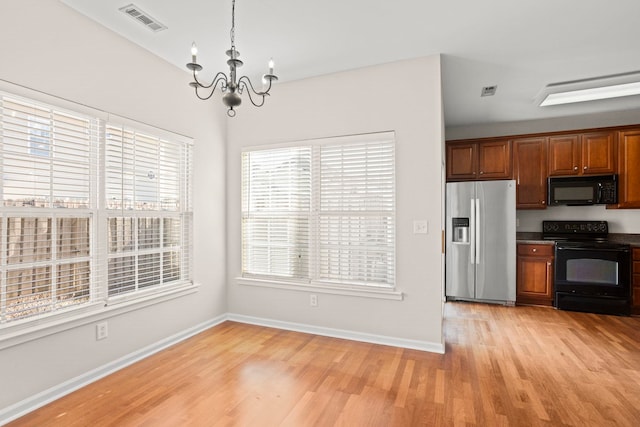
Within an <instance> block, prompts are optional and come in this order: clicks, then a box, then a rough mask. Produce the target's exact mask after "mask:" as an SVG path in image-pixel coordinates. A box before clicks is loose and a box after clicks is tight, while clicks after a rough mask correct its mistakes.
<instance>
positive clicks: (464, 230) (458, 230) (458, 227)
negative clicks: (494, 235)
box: [451, 218, 469, 245]
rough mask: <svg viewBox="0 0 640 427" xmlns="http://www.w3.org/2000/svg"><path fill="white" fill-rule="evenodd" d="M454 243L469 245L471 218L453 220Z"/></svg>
mask: <svg viewBox="0 0 640 427" xmlns="http://www.w3.org/2000/svg"><path fill="white" fill-rule="evenodd" d="M451 221H452V224H451V225H452V227H451V228H452V230H453V243H463V244H467V245H468V244H469V218H451Z"/></svg>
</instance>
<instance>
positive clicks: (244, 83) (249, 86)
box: [238, 76, 271, 107]
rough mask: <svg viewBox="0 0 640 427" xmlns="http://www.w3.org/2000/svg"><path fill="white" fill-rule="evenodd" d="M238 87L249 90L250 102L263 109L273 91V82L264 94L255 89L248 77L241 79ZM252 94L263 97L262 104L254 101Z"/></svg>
mask: <svg viewBox="0 0 640 427" xmlns="http://www.w3.org/2000/svg"><path fill="white" fill-rule="evenodd" d="M238 86H239V87H245V88H247V93H248V94H249V100H250V101H251V103H252V104H253V105H255V106H256V107H262V106H263V105H264V100H265V98H266V97H267V96H269V91H270V90H271V81H269V87H268V88H267V90H265V91H262V92H258V91H256V90H255V89H254V88H253V84H252V83H251V80H250V79H249V77H247V76H242V77H240V79H238ZM252 93H253V94H254V95H256V96H261V97H262V99H261V102H260V103H259V104H258V103H256V102H255V101H254V100H253V96H252Z"/></svg>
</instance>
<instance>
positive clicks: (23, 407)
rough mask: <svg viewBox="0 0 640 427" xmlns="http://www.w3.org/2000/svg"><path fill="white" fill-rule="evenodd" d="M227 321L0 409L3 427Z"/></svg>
mask: <svg viewBox="0 0 640 427" xmlns="http://www.w3.org/2000/svg"><path fill="white" fill-rule="evenodd" d="M226 320H227V315H221V316H218V317H216V318H214V319H211V320H208V321H206V322H203V323H201V324H199V325H196V326H194V327H192V328H189V329H186V330H184V331H182V332H179V333H177V334H175V335H172V336H170V337H167V338H165V339H163V340H161V341H158V342H156V343H154V344H151V345H149V346H147V347H144V348H142V349H140V350H138V351H135V352H133V353H130V354H128V355H126V356H124V357H121V358H120V359H117V360H114V361H113V362H110V363H107V364H106V365H103V366H100V367H98V368H96V369H93V370H91V371H89V372H86V373H84V374H82V375H79V376H77V377H75V378H72V379H70V380H68V381H65V382H63V383H61V384H58V385H56V386H54V387H51V388H50V389H48V390H45V391H43V392H41V393H38V394H36V395H34V396H31V397H29V398H27V399H24V400H22V401H20V402H18V403H16V404H14V405H11V406H9V407H7V408H3V409H0V426H2V425H5V424H7V423H9V422H11V421H13V420H15V419H17V418H20V417H21V416H23V415H26V414H28V413H29V412H31V411H34V410H36V409H38V408H40V407H42V406H44V405H46V404H48V403H50V402H53V401H54V400H56V399H59V398H61V397H63V396H65V395H67V394H69V393H71V392H74V391H76V390H78V389H79V388H82V387H84V386H86V385H88V384H91V383H92V382H95V381H97V380H99V379H100V378H103V377H106V376H107V375H109V374H112V373H114V372H116V371H118V370H120V369H122V368H125V367H127V366H129V365H132V364H134V363H135V362H138V361H140V360H142V359H144V358H146V357H149V356H151V355H152V354H155V353H157V352H159V351H162V350H164V349H166V348H168V347H171V346H172V345H174V344H177V343H179V342H180V341H184V340H186V339H187V338H191V337H192V336H194V335H196V334H199V333H200V332H203V331H205V330H207V329H209V328H212V327H214V326H216V325H219V324H220V323H222V322H224V321H226Z"/></svg>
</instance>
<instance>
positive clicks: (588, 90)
mask: <svg viewBox="0 0 640 427" xmlns="http://www.w3.org/2000/svg"><path fill="white" fill-rule="evenodd" d="M632 95H640V72H637V71H636V72H632V73H625V74H616V75H613V76H605V77H598V78H594V79H587V80H577V81H573V82H566V83H554V84H550V85H548V86H547V87H545V88H544V89H543V90H542V91H541V92H540V94H538V96H537V97H536V103H538V104H539V105H540V106H541V107H547V106H551V105H561V104H572V103H576V102H586V101H597V100H600V99H611V98H621V97H624V96H632Z"/></svg>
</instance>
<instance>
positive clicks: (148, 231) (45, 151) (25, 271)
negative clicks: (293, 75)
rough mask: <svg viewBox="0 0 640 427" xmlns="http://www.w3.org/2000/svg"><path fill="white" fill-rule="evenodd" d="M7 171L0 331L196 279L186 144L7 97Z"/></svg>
mask: <svg viewBox="0 0 640 427" xmlns="http://www.w3.org/2000/svg"><path fill="white" fill-rule="evenodd" d="M140 126H141V127H142V125H140ZM158 134H161V135H165V136H166V134H167V133H166V132H162V131H158ZM0 168H1V171H2V173H1V174H0V195H1V206H0V327H2V326H9V325H13V324H16V323H17V322H18V321H27V322H28V321H30V320H34V319H41V318H42V317H45V316H51V315H53V314H62V313H66V312H73V311H74V310H76V309H83V310H85V309H86V308H87V307H92V306H95V307H101V306H104V303H105V302H106V303H111V302H115V301H117V299H118V298H122V297H123V296H128V297H134V298H135V297H137V296H138V295H140V296H141V295H147V294H148V293H149V292H156V291H159V290H166V289H167V287H168V286H177V285H184V284H186V283H188V282H189V281H190V280H191V269H190V262H189V255H190V248H191V237H190V236H191V216H192V213H191V205H190V203H191V201H190V184H189V182H190V174H191V143H190V141H186V139H185V138H178V137H176V138H172V137H171V135H169V136H168V137H166V138H164V137H158V136H153V132H152V131H151V132H145V133H144V134H143V133H141V132H140V131H138V130H137V129H135V126H133V127H131V128H130V127H125V126H123V125H117V124H113V123H109V124H105V121H104V120H102V119H101V118H100V117H94V116H92V115H91V114H83V113H77V112H73V111H63V110H62V109H58V108H56V107H53V106H48V105H45V104H42V103H39V102H34V101H31V100H26V99H23V98H19V97H14V96H11V95H7V94H2V93H0ZM105 272H106V273H105ZM98 303H99V304H98ZM22 323H24V322H22Z"/></svg>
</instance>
